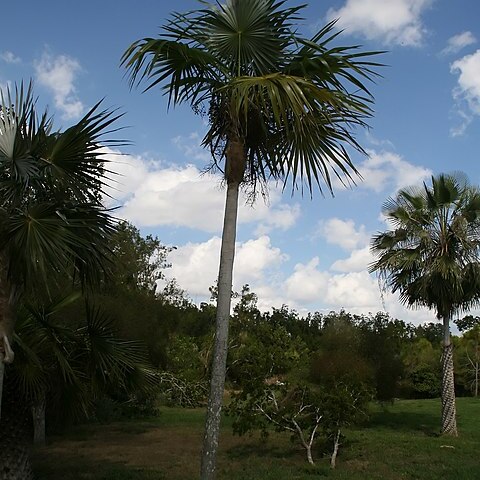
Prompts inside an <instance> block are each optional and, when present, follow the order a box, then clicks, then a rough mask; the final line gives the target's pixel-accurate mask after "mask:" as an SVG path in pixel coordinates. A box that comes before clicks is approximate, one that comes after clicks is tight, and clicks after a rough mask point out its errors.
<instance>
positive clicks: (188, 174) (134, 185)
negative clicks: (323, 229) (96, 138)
mask: <svg viewBox="0 0 480 480" xmlns="http://www.w3.org/2000/svg"><path fill="white" fill-rule="evenodd" d="M104 152H106V158H107V159H109V160H110V163H109V167H108V168H109V170H111V171H112V172H113V175H111V177H112V178H113V180H114V181H113V182H110V184H111V187H110V188H109V190H108V194H109V195H110V196H111V197H112V199H107V200H106V202H107V204H108V205H109V206H112V205H118V204H119V203H120V204H121V205H122V207H121V209H120V210H119V211H118V215H119V216H121V217H123V218H126V219H128V220H129V221H131V222H133V223H135V224H136V225H138V226H141V227H154V226H162V225H169V226H173V227H189V228H194V229H198V230H201V231H204V232H209V233H218V232H220V231H221V228H222V219H223V210H224V204H225V191H224V189H222V186H221V181H220V177H219V176H218V175H214V174H210V173H202V172H201V171H200V170H199V169H198V168H197V167H196V166H194V165H184V166H173V165H164V164H163V163H162V162H160V161H153V160H146V159H143V158H141V157H138V156H127V155H120V154H119V153H118V152H114V151H112V150H108V149H106V150H104ZM299 215H300V207H299V206H298V205H297V204H294V205H290V204H287V203H282V198H281V191H280V190H279V189H276V188H275V187H274V186H272V190H271V194H270V196H269V201H268V204H267V203H265V202H264V201H263V199H261V198H259V199H258V200H257V202H256V203H255V204H254V205H251V204H247V202H246V197H242V198H241V200H240V206H239V213H238V222H239V223H240V224H246V223H253V222H255V223H256V224H258V227H257V230H256V231H257V234H258V235H262V234H265V233H268V232H269V231H271V230H272V229H280V230H287V229H288V228H290V227H292V226H293V225H294V224H295V222H296V220H297V219H298V217H299Z"/></svg>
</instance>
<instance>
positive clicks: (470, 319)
mask: <svg viewBox="0 0 480 480" xmlns="http://www.w3.org/2000/svg"><path fill="white" fill-rule="evenodd" d="M453 322H454V323H455V325H456V326H457V327H458V329H459V330H460V332H466V331H468V330H471V329H472V328H474V327H476V326H478V325H480V317H474V316H473V315H465V316H464V317H463V318H457V319H456V320H454V321H453Z"/></svg>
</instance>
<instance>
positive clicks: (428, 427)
mask: <svg viewBox="0 0 480 480" xmlns="http://www.w3.org/2000/svg"><path fill="white" fill-rule="evenodd" d="M365 427H366V428H369V429H389V430H395V431H402V432H421V433H423V434H425V435H427V436H429V437H438V436H439V434H440V433H439V430H440V418H439V416H438V415H435V414H432V413H429V412H405V411H402V412H394V411H389V410H384V411H381V412H377V413H374V414H373V415H372V416H371V418H370V421H369V422H368V424H367V425H366V426H365Z"/></svg>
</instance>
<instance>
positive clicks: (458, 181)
mask: <svg viewBox="0 0 480 480" xmlns="http://www.w3.org/2000/svg"><path fill="white" fill-rule="evenodd" d="M384 214H385V216H386V217H387V219H388V220H389V221H390V223H391V224H392V226H393V230H390V231H387V232H384V233H381V234H379V235H377V236H375V237H374V239H373V241H372V250H373V252H374V253H376V254H377V255H378V259H377V260H376V261H375V262H374V263H373V264H372V266H371V270H372V271H374V270H378V271H379V272H380V273H381V274H382V275H383V277H384V279H385V281H386V283H387V285H388V286H389V287H391V288H392V290H393V291H398V292H399V293H400V298H401V300H402V301H403V302H404V303H406V304H407V305H411V306H426V307H428V308H433V309H435V310H436V313H437V316H438V318H444V317H446V316H448V317H450V318H451V316H452V314H453V313H455V312H457V311H459V310H465V309H468V308H470V307H472V306H474V305H476V304H478V302H479V300H480V264H479V262H480V190H479V189H478V188H476V187H473V186H471V185H469V184H468V183H467V181H466V179H465V178H464V177H463V176H462V175H460V174H457V175H445V174H442V175H439V176H438V177H433V178H432V185H431V186H427V185H426V184H424V186H423V187H421V188H414V187H412V188H407V189H404V190H401V191H400V192H399V193H398V194H397V196H396V198H395V199H390V200H388V201H387V202H386V203H385V205H384Z"/></svg>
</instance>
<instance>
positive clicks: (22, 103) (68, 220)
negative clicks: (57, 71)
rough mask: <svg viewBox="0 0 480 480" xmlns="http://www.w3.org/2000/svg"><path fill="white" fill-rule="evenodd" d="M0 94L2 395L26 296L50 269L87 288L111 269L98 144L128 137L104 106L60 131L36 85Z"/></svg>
mask: <svg viewBox="0 0 480 480" xmlns="http://www.w3.org/2000/svg"><path fill="white" fill-rule="evenodd" d="M0 97H1V102H0V400H1V398H2V389H3V378H4V364H5V363H9V362H12V361H13V351H12V348H11V344H12V336H13V333H14V328H15V313H16V308H17V304H18V301H19V299H20V298H21V296H22V294H23V293H24V292H26V291H30V292H33V291H35V290H38V288H37V287H41V288H40V290H41V291H42V292H45V291H46V289H45V285H48V283H49V281H51V280H50V279H51V278H52V275H57V274H59V273H62V272H63V273H66V274H68V275H70V278H73V277H75V278H77V279H78V280H79V281H80V282H81V284H82V285H83V286H87V285H88V284H90V283H92V282H95V281H96V280H98V279H99V278H100V277H101V275H102V272H103V271H104V270H105V266H106V265H107V259H108V249H107V244H108V238H109V236H110V235H111V234H112V233H113V231H114V230H115V224H114V221H113V220H112V218H111V216H110V215H109V212H108V211H106V210H105V209H104V208H103V207H102V205H101V195H102V188H103V178H104V175H105V172H106V170H105V168H104V161H105V159H104V158H103V157H102V155H101V153H100V151H99V148H100V147H101V146H102V145H105V144H107V145H108V144H111V145H121V144H122V143H123V142H116V141H112V140H108V139H106V138H105V135H107V134H109V133H112V132H114V131H115V130H114V129H113V130H112V128H111V127H112V124H113V122H115V120H117V119H118V117H119V115H116V114H115V113H114V112H111V111H107V110H100V108H99V104H97V105H95V106H94V107H93V108H92V109H91V110H90V111H89V112H88V113H87V114H86V115H85V116H84V117H83V118H82V119H81V120H80V121H79V122H78V123H77V124H75V125H73V126H72V127H70V128H68V129H67V130H65V131H63V132H60V131H54V130H53V123H52V119H51V118H49V117H48V116H47V113H43V114H42V115H38V113H37V108H36V101H35V98H34V96H33V90H32V86H31V84H30V85H29V86H28V88H24V86H23V84H22V85H20V86H19V87H17V88H15V94H14V95H12V94H11V92H10V90H9V89H7V90H6V91H1V92H0ZM72 272H73V273H72ZM47 277H48V279H49V280H48V281H47ZM63 278H65V276H64V277H63ZM10 403H11V402H10ZM0 407H1V405H0ZM0 411H1V410H0ZM10 412H13V413H15V410H12V409H10ZM5 421H6V419H5ZM2 422H4V419H3V418H2ZM3 427H4V425H2V427H1V428H0V430H1V431H0V433H1V435H2V437H4V435H5V434H6V433H5V432H7V429H5V428H3ZM17 457H18V456H17ZM22 458H23V457H22ZM2 467H4V468H10V467H8V466H2ZM17 470H18V469H17ZM1 473H2V474H3V473H4V472H3V471H2V472H1ZM10 473H11V477H8V478H12V479H13V478H17V477H15V476H14V475H15V472H14V469H12V468H10ZM17 475H18V478H27V474H23V473H21V472H20V473H18V472H17ZM22 475H23V476H22Z"/></svg>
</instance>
